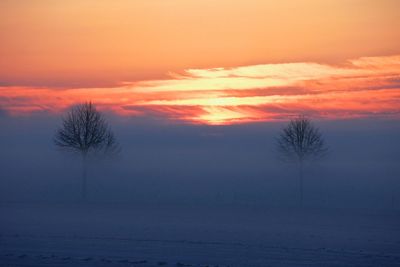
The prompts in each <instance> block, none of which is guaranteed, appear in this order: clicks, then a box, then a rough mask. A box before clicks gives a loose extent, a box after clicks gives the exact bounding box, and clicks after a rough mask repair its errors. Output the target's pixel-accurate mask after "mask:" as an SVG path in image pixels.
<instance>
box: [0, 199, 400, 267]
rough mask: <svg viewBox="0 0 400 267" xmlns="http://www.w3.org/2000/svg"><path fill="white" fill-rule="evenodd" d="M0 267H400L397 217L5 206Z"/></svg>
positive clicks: (237, 209) (234, 209) (0, 207)
mask: <svg viewBox="0 0 400 267" xmlns="http://www.w3.org/2000/svg"><path fill="white" fill-rule="evenodd" d="M0 215H1V221H0V229H1V232H0V266H10V267H11V266H100V267H101V266H138V267H141V266H143V267H145V266H240V267H246V266H250V267H252V266H254V267H256V266H263V267H264V266H362V267H366V266H400V213H399V212H394V211H385V212H383V211H379V212H378V211H354V210H332V209H330V210H321V209H319V210H314V209H303V210H297V209H288V208H286V209H277V208H275V209H272V208H261V207H227V206H225V207H205V206H203V207H179V208H178V207H172V206H169V207H168V206H164V207H155V206H152V207H151V206H147V207H143V206H142V207H137V206H133V205H124V204H87V205H78V204H54V205H49V204H20V203H19V204H18V203H12V204H0Z"/></svg>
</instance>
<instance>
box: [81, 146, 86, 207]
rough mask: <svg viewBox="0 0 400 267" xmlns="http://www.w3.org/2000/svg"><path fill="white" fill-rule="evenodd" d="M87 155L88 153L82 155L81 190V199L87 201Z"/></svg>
mask: <svg viewBox="0 0 400 267" xmlns="http://www.w3.org/2000/svg"><path fill="white" fill-rule="evenodd" d="M86 190H87V157H86V154H83V156H82V190H81V201H82V202H86V201H87V195H86Z"/></svg>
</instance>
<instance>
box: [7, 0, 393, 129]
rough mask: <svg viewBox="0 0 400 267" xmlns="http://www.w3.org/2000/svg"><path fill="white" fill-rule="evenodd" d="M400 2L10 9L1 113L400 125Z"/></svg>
mask: <svg viewBox="0 0 400 267" xmlns="http://www.w3.org/2000/svg"><path fill="white" fill-rule="evenodd" d="M399 10H400V2H399V1H397V0H323V1H322V0H298V1H291V0H282V1H261V0H246V1H244V0H238V1H226V0H218V1H215V0H201V1H200V0H135V1H128V0H116V1H107V0H69V1H53V0H31V1H11V0H5V1H1V2H0V41H1V42H0V111H2V112H4V113H6V114H8V115H9V116H35V114H42V113H50V114H59V113H60V112H63V111H64V110H65V109H67V108H68V107H70V106H71V105H74V104H76V103H80V102H84V101H93V102H94V103H95V104H96V105H97V106H98V107H99V109H101V110H104V111H111V112H113V113H115V114H117V115H120V116H134V117H140V116H142V117H145V118H147V117H155V118H158V119H161V120H162V121H164V122H183V123H196V124H199V123H200V124H232V123H245V122H257V121H269V120H279V119H287V118H290V117H291V116H294V115H297V114H307V115H310V116H313V117H318V118H327V119H330V118H334V119H336V118H359V117H379V118H381V117H382V118H383V117H390V118H396V119H398V118H400V30H399V29H400V16H399Z"/></svg>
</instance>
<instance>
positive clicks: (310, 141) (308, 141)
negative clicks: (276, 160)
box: [277, 116, 328, 206]
mask: <svg viewBox="0 0 400 267" xmlns="http://www.w3.org/2000/svg"><path fill="white" fill-rule="evenodd" d="M277 149H278V153H279V155H280V158H281V159H283V160H286V161H290V162H295V163H297V165H298V170H299V198H300V206H303V167H304V163H305V162H306V161H312V160H317V159H320V158H322V157H323V156H325V155H326V153H327V152H328V150H327V147H326V145H325V142H324V139H323V137H322V134H321V133H320V131H319V129H318V128H316V127H314V126H313V124H312V123H311V121H310V120H309V119H308V118H306V117H304V116H299V117H297V118H295V119H293V120H291V121H290V122H289V124H288V125H287V126H286V127H284V128H283V129H282V131H281V133H280V134H279V137H278V138H277Z"/></svg>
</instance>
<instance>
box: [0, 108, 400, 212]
mask: <svg viewBox="0 0 400 267" xmlns="http://www.w3.org/2000/svg"><path fill="white" fill-rule="evenodd" d="M107 118H108V120H109V122H110V124H111V125H112V127H113V130H114V132H115V134H116V137H117V138H118V140H119V142H120V144H121V146H122V153H121V155H120V156H119V157H118V158H114V159H110V160H93V161H92V162H91V165H90V167H89V180H88V181H89V193H88V195H89V199H90V201H93V202H124V203H134V204H137V205H142V204H143V205H144V204H146V205H147V204H151V205H153V204H154V205H164V204H167V205H256V206H258V205H260V206H274V207H291V206H296V205H297V203H296V201H297V199H298V187H297V186H298V177H297V169H296V166H295V165H293V164H288V163H282V162H280V161H278V160H277V158H276V154H275V151H274V149H275V140H274V138H275V137H276V136H277V134H278V133H279V130H280V129H281V128H282V127H283V126H284V125H285V123H286V122H266V123H258V124H243V125H234V126H195V125H184V124H171V123H169V124H166V123H163V122H162V121H158V120H156V119H151V118H145V119H135V118H127V117H126V118H123V117H116V116H113V115H107ZM60 123H61V119H60V118H59V117H57V116H54V115H51V116H50V115H46V114H36V115H34V116H29V117H23V116H22V117H9V116H8V115H7V114H5V113H2V114H1V116H0V129H1V131H0V147H1V150H0V170H1V173H0V177H1V179H0V201H1V202H73V201H77V200H78V199H79V196H80V185H81V161H80V158H79V156H78V155H76V156H74V155H70V154H65V153H62V152H60V151H58V150H57V149H56V148H55V146H54V145H53V141H52V138H53V135H54V132H55V130H56V129H57V127H58V126H59V125H60ZM314 123H315V125H317V126H318V127H319V128H320V129H321V131H322V133H323V135H324V137H325V139H326V142H327V144H328V146H329V148H330V154H329V156H328V157H327V158H326V159H324V160H322V161H319V162H317V163H313V164H310V165H308V166H307V167H306V171H305V187H304V188H305V206H307V207H333V208H366V209H368V208H372V209H392V208H396V209H399V208H400V204H399V201H400V197H399V193H400V181H399V177H400V164H399V153H400V152H399V151H400V141H399V136H400V124H399V122H398V121H390V120H381V119H359V120H343V121H314ZM392 196H394V199H392Z"/></svg>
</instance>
